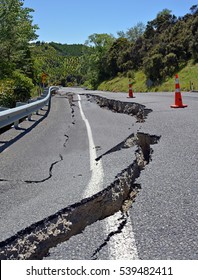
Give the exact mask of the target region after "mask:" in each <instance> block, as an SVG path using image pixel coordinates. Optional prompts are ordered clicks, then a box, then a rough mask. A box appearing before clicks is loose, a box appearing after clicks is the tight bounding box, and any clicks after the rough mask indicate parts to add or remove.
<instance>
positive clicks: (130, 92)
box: [128, 80, 135, 98]
mask: <svg viewBox="0 0 198 280" xmlns="http://www.w3.org/2000/svg"><path fill="white" fill-rule="evenodd" d="M128 98H135V96H133V90H132V82H131V80H129V96H128Z"/></svg>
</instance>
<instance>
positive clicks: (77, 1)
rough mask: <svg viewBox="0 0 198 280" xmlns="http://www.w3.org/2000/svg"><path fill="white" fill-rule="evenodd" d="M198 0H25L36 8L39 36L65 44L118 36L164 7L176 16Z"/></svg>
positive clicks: (25, 4) (33, 14) (183, 12)
mask: <svg viewBox="0 0 198 280" xmlns="http://www.w3.org/2000/svg"><path fill="white" fill-rule="evenodd" d="M197 2H198V1H197V0H194V1H193V0H162V1H161V0H96V1H94V0H24V7H28V8H32V9H34V13H32V16H33V23H34V24H37V25H38V26H39V30H37V32H36V33H37V35H39V37H38V39H37V40H40V41H44V42H51V41H53V42H57V43H62V44H84V43H85V41H86V40H87V39H88V37H89V35H91V34H94V33H98V34H99V33H108V34H112V35H114V36H115V37H116V36H117V32H118V31H124V32H126V31H127V30H128V29H129V28H131V27H133V26H135V25H136V24H137V23H138V22H142V23H144V24H145V25H146V24H147V22H148V21H151V20H153V19H154V18H156V15H157V14H158V13H159V12H161V11H162V10H163V9H169V10H171V11H172V13H173V14H174V15H175V16H177V17H178V16H183V15H185V14H187V13H189V12H190V11H189V9H190V8H191V7H192V6H193V5H197V4H198V3H197Z"/></svg>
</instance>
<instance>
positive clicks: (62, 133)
mask: <svg viewBox="0 0 198 280" xmlns="http://www.w3.org/2000/svg"><path fill="white" fill-rule="evenodd" d="M79 94H80V96H79ZM83 94H96V95H99V96H104V97H107V98H111V99H118V100H122V101H124V102H136V103H140V104H143V105H145V106H146V107H147V108H149V109H152V110H153V111H152V112H151V113H150V114H149V115H148V116H147V119H146V121H145V122H143V123H138V122H137V120H136V118H135V117H132V116H129V115H126V114H118V113H113V112H112V111H110V110H107V109H103V108H100V107H99V106H98V105H97V104H96V103H93V102H89V101H88V100H87V98H86V96H85V95H83ZM134 95H135V97H136V98H134V99H128V98H127V95H126V94H124V93H109V92H108V93H105V92H98V91H94V92H92V91H87V90H83V89H78V88H62V89H61V90H60V91H59V94H58V95H56V96H54V97H53V98H52V106H51V110H50V113H49V115H48V116H47V117H46V118H44V117H42V116H36V115H35V116H34V119H35V121H34V122H31V123H30V122H26V121H25V122H23V123H21V130H14V129H11V130H9V131H7V132H5V133H4V134H2V135H0V145H1V146H0V149H1V155H0V157H1V161H0V170H1V173H0V202H1V203H0V210H1V217H0V240H1V241H2V240H4V239H6V238H8V237H9V236H12V235H13V234H15V233H16V232H17V231H19V230H21V229H23V228H25V227H27V226H29V225H31V224H32V223H34V222H36V221H38V220H41V219H43V218H45V217H47V216H49V215H51V214H53V213H55V212H56V211H58V210H60V209H62V208H64V207H66V206H67V205H70V204H72V203H75V202H78V201H80V200H81V199H82V198H84V197H86V196H91V195H92V194H94V193H95V192H97V191H99V190H101V189H104V188H106V187H107V186H108V185H110V184H111V183H112V182H113V181H114V180H115V177H116V176H117V174H119V173H120V172H121V171H122V170H123V169H124V168H126V167H127V166H129V165H130V164H131V162H133V160H134V154H135V148H134V147H131V148H129V149H121V150H117V151H115V152H114V153H109V154H107V155H105V156H103V157H102V163H101V166H100V168H98V169H95V171H93V170H92V171H90V155H91V154H93V155H97V156H100V155H103V154H104V153H105V152H106V151H108V150H110V149H111V148H113V147H115V146H116V145H117V144H118V143H120V142H122V141H124V140H125V139H126V138H127V137H128V136H129V135H130V134H132V133H137V132H138V131H139V132H144V133H148V134H151V135H158V136H161V138H160V141H159V142H158V144H156V145H153V146H152V149H153V153H152V160H151V161H150V163H149V164H148V165H147V166H146V167H145V169H144V170H143V171H142V172H141V175H140V177H139V178H138V179H137V180H136V183H138V184H140V186H141V190H140V192H139V194H138V196H137V197H136V200H135V203H133V206H132V208H130V210H129V212H128V214H129V215H128V217H126V216H125V217H124V216H123V215H122V214H121V212H118V213H116V214H115V215H114V216H112V217H109V218H106V219H105V220H102V221H97V222H95V223H94V224H92V225H91V226H88V227H87V228H86V229H85V230H84V232H83V233H81V234H79V235H76V236H73V237H72V238H70V239H69V240H68V241H67V242H64V243H62V244H59V245H58V246H57V247H56V248H52V249H51V250H50V254H49V256H47V257H46V259H94V258H96V259H197V258H198V256H197V252H198V250H197V244H198V240H197V239H198V238H197V234H196V232H197V221H198V219H197V208H198V206H197V192H198V191H197V187H198V172H197V171H198V170H197V166H198V162H197V160H198V154H197V146H198V140H197V135H198V126H197V108H198V94H197V93H184V94H183V102H184V103H186V104H188V107H187V108H184V109H172V108H170V105H171V104H173V103H174V94H173V93H137V94H134ZM80 99H81V100H80ZM41 114H42V115H44V114H46V111H41ZM82 114H84V118H85V119H86V120H87V121H88V123H89V126H90V128H91V132H92V135H91V136H92V140H93V143H92V144H93V145H94V146H93V147H92V149H91V151H92V152H90V138H89V139H88V136H87V125H86V121H85V120H83V115H82ZM39 120H41V121H39ZM32 126H33V129H31V127H32ZM23 128H24V130H23ZM94 172H95V174H97V176H98V177H99V178H100V179H97V180H98V182H97V184H95V183H94V184H93V180H94V178H93V177H94V176H93V174H94ZM92 184H93V185H94V187H93V188H92V187H90V186H92ZM96 185H97V186H96ZM95 186H96V187H95Z"/></svg>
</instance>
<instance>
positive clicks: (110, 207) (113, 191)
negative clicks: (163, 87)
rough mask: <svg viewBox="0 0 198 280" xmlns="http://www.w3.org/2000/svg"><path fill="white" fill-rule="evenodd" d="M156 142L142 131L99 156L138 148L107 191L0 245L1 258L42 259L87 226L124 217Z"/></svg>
mask: <svg viewBox="0 0 198 280" xmlns="http://www.w3.org/2000/svg"><path fill="white" fill-rule="evenodd" d="M142 116H145V114H143V115H142ZM159 139H160V137H159V136H157V135H149V134H145V133H143V132H138V133H137V134H131V135H130V136H129V137H127V138H126V139H125V140H124V141H122V142H121V143H119V144H118V145H116V146H115V147H113V148H112V149H110V150H109V151H107V152H106V153H104V154H103V155H101V156H100V157H98V158H97V159H96V160H97V161H98V160H100V159H101V157H103V156H105V155H107V154H108V153H111V152H114V151H117V150H120V149H123V148H129V147H132V146H136V147H137V149H136V151H135V160H134V161H133V162H132V163H131V164H130V165H129V166H128V167H127V168H125V169H123V170H122V171H121V172H120V173H119V174H117V176H116V177H115V180H114V181H113V182H112V183H111V184H110V185H109V186H107V187H106V189H104V190H102V191H100V192H98V193H96V194H94V195H93V196H91V197H89V198H85V199H83V200H81V201H80V202H78V203H75V204H73V205H69V206H68V207H66V208H64V209H61V210H60V211H58V212H57V213H55V214H54V215H51V216H49V217H47V218H45V219H43V220H41V221H39V222H37V223H35V224H32V225H31V226H30V227H27V228H25V229H24V230H22V231H20V232H18V233H17V234H16V235H14V236H12V237H10V238H8V239H7V240H5V241H2V242H0V259H42V258H43V257H44V256H46V255H47V254H48V252H49V249H50V248H52V247H55V246H56V245H57V244H59V243H61V242H64V241H67V240H68V239H69V238H70V237H72V236H74V235H76V234H79V233H81V232H82V231H83V230H84V229H85V228H86V226H88V225H91V224H93V223H94V222H96V221H98V220H103V219H105V218H106V217H109V216H111V215H113V214H115V213H116V212H118V211H122V213H123V217H126V215H127V211H128V209H129V208H130V207H131V205H132V203H133V202H134V200H135V198H136V196H137V194H138V192H139V190H140V185H138V184H136V183H135V180H136V179H137V178H138V177H139V176H140V173H141V171H142V170H143V169H144V168H145V166H146V165H147V164H148V163H149V161H150V158H151V154H152V152H153V150H152V148H151V145H153V144H156V143H157V142H158V141H159ZM125 223H126V218H124V219H123V220H122V221H121V224H120V227H119V228H118V231H115V232H113V233H110V234H109V235H108V236H107V238H106V239H105V240H104V243H102V244H101V246H100V247H99V248H97V249H96V251H95V252H93V256H92V257H93V258H94V257H95V256H96V254H97V253H98V252H99V251H100V250H101V249H102V248H103V247H104V246H105V245H106V244H107V242H108V241H109V240H110V238H111V236H113V235H115V234H117V233H119V232H120V231H121V230H122V228H123V227H124V225H125Z"/></svg>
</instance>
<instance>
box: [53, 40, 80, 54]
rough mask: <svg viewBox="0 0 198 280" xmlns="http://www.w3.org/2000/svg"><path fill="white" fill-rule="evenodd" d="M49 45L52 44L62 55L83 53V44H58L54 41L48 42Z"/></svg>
mask: <svg viewBox="0 0 198 280" xmlns="http://www.w3.org/2000/svg"><path fill="white" fill-rule="evenodd" d="M49 45H50V46H52V47H53V48H54V49H55V50H56V51H57V52H58V54H60V55H62V56H77V57H79V56H81V55H82V54H83V50H84V47H85V46H84V45H83V44H72V45H68V44H60V43H55V42H50V43H49Z"/></svg>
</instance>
